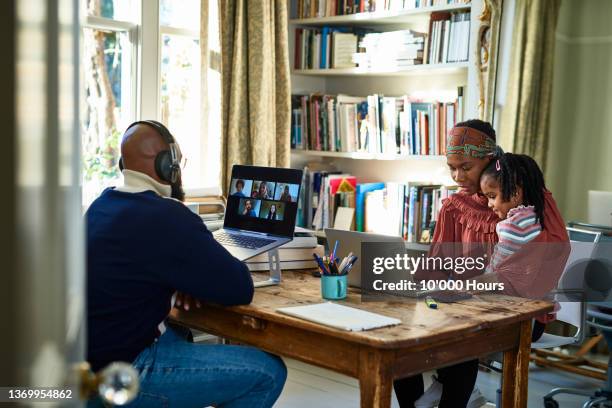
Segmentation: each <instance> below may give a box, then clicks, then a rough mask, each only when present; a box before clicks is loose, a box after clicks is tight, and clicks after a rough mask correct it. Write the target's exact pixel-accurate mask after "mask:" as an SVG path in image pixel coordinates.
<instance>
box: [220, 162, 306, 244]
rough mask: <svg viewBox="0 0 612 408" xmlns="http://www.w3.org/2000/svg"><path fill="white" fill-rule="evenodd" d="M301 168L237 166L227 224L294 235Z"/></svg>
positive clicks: (230, 194)
mask: <svg viewBox="0 0 612 408" xmlns="http://www.w3.org/2000/svg"><path fill="white" fill-rule="evenodd" d="M301 179H302V171H301V170H293V169H276V168H269V167H255V166H234V168H233V171H232V179H231V184H230V193H229V197H228V203H227V214H228V215H229V216H226V217H225V223H224V227H226V228H239V229H246V230H250V231H258V232H266V233H271V234H275V235H284V236H291V235H292V234H293V226H294V224H295V216H296V214H297V201H298V197H299V193H300V186H301Z"/></svg>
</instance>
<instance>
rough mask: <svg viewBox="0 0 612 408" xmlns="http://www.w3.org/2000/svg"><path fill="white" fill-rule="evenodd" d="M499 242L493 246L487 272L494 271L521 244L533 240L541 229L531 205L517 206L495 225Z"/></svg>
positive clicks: (519, 247)
mask: <svg viewBox="0 0 612 408" xmlns="http://www.w3.org/2000/svg"><path fill="white" fill-rule="evenodd" d="M496 231H497V236H498V238H499V242H498V243H497V245H496V246H495V250H494V251H493V255H492V257H491V262H490V263H489V267H488V268H487V272H495V269H496V267H497V266H498V265H499V264H500V263H501V262H502V261H503V260H505V259H507V258H508V257H509V256H511V255H512V254H514V253H516V252H518V251H519V250H520V249H521V247H522V246H523V245H526V244H527V243H529V242H531V241H532V240H534V239H535V238H536V237H537V236H538V235H539V234H540V232H541V231H542V225H541V224H540V223H539V222H537V221H536V213H535V210H534V208H533V206H527V207H525V206H522V205H520V206H518V207H516V208H512V209H511V210H510V211H508V216H507V217H506V219H505V220H503V221H500V222H499V223H498V224H497V226H496Z"/></svg>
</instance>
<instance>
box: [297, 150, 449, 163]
mask: <svg viewBox="0 0 612 408" xmlns="http://www.w3.org/2000/svg"><path fill="white" fill-rule="evenodd" d="M291 153H292V154H294V155H303V156H314V157H335V158H340V159H353V160H428V161H436V162H439V164H442V163H446V156H440V155H433V154H418V155H416V154H413V155H410V154H383V153H380V154H375V153H363V152H327V151H320V150H303V149H292V150H291Z"/></svg>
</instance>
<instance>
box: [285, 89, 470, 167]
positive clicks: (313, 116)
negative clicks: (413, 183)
mask: <svg viewBox="0 0 612 408" xmlns="http://www.w3.org/2000/svg"><path fill="white" fill-rule="evenodd" d="M451 94H452V93H451ZM291 104H292V119H291V147H292V148H294V149H307V150H320V151H332V152H363V153H371V154H401V155H443V154H445V153H446V151H445V149H446V146H445V140H446V137H447V134H448V132H449V130H450V129H452V127H453V126H454V125H455V124H456V123H457V122H460V121H461V120H462V119H463V115H462V111H463V87H459V88H458V89H457V93H456V94H454V95H452V96H450V94H447V95H442V94H440V95H439V97H417V96H409V95H404V96H401V97H386V96H383V95H379V94H374V95H369V96H367V97H359V96H348V95H321V94H311V95H293V96H292V99H291Z"/></svg>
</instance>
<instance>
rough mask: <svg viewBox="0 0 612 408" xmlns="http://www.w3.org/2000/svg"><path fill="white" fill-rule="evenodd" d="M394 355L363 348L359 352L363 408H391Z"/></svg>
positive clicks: (360, 388)
mask: <svg viewBox="0 0 612 408" xmlns="http://www.w3.org/2000/svg"><path fill="white" fill-rule="evenodd" d="M392 371H393V355H392V354H391V353H390V352H386V351H381V350H376V349H370V348H363V349H361V351H360V352H359V390H360V393H361V408H390V407H391V387H393V376H392V374H391V373H392Z"/></svg>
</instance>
